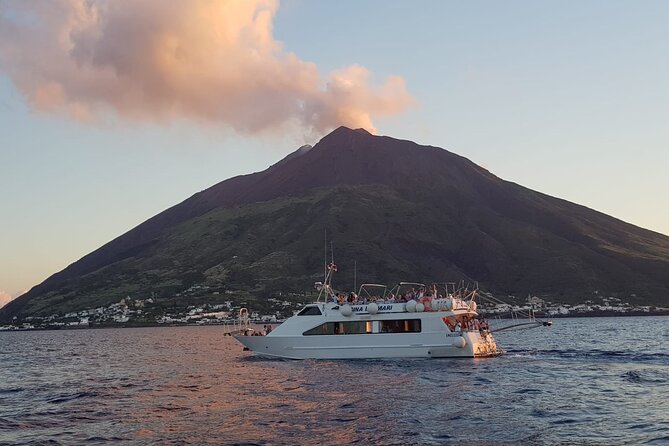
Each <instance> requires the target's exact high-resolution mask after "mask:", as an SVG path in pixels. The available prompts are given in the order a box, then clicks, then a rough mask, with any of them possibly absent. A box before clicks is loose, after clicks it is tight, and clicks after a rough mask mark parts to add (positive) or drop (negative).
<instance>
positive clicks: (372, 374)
mask: <svg viewBox="0 0 669 446" xmlns="http://www.w3.org/2000/svg"><path fill="white" fill-rule="evenodd" d="M497 338H498V342H499V343H500V344H502V345H503V346H504V348H505V349H506V350H507V353H506V354H505V355H503V356H501V357H497V358H489V359H476V360H469V359H464V360H463V359H459V360H451V359H443V360H369V361H311V360H309V361H289V360H286V361H283V360H265V359H259V358H256V357H253V356H252V355H251V354H250V353H248V352H243V351H242V348H241V346H240V345H238V344H237V343H236V342H235V341H234V339H232V338H229V337H223V336H222V331H221V329H220V328H219V327H181V328H146V329H110V330H81V331H43V332H13V333H0V444H12V445H14V444H53V445H57V444H133V445H134V444H136V445H143V444H286V445H293V444H363V445H368V444H388V445H411V444H420V445H422V444H425V445H431V444H454V445H487V444H524V445H553V444H565V445H567V444H569V445H572V444H594V445H626V444H634V445H636V444H657V445H659V444H669V318H667V317H645V318H588V319H557V320H555V322H554V325H553V327H550V328H540V329H534V330H528V331H523V332H516V333H508V334H503V333H499V334H498V335H497Z"/></svg>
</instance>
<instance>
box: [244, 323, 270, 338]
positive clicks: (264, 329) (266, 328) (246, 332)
mask: <svg viewBox="0 0 669 446" xmlns="http://www.w3.org/2000/svg"><path fill="white" fill-rule="evenodd" d="M271 332H272V326H271V325H263V326H262V331H258V330H254V329H252V328H247V329H246V330H244V333H243V334H244V336H267V335H268V334H270V333H271Z"/></svg>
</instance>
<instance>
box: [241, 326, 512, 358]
mask: <svg viewBox="0 0 669 446" xmlns="http://www.w3.org/2000/svg"><path fill="white" fill-rule="evenodd" d="M370 337H376V338H378V337H382V338H383V339H369V338H370ZM235 338H236V339H237V340H238V341H239V342H241V343H242V344H243V345H244V346H245V347H247V348H248V349H249V350H251V351H253V352H255V353H256V354H259V355H262V356H268V357H279V358H288V359H375V358H474V357H484V356H495V355H497V354H499V353H498V351H497V346H496V344H495V341H494V340H493V339H492V336H490V335H488V336H487V338H486V339H483V338H482V336H481V335H480V334H479V333H478V332H469V333H463V335H462V336H461V335H460V333H451V334H450V335H449V336H444V334H432V335H427V334H425V333H407V334H383V335H377V336H375V335H366V334H361V335H347V336H281V337H278V336H235ZM342 338H346V339H342ZM460 338H463V339H464V341H465V342H464V346H463V347H459V346H456V345H454V344H458V345H460V344H461V342H462V341H459V339H460Z"/></svg>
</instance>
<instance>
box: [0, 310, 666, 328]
mask: <svg viewBox="0 0 669 446" xmlns="http://www.w3.org/2000/svg"><path fill="white" fill-rule="evenodd" d="M480 314H481V316H483V317H485V318H486V319H488V320H509V319H513V318H512V317H510V316H508V315H505V316H504V317H497V316H494V315H486V314H485V313H480ZM653 316H669V310H666V311H655V312H646V311H639V312H625V313H617V312H605V311H596V312H594V311H593V312H588V313H574V314H557V315H545V314H536V315H535V318H539V319H569V318H587V317H595V318H598V317H623V318H624V317H653ZM516 319H519V320H524V319H526V318H516ZM280 324H281V322H274V323H267V322H265V323H263V322H258V323H252V324H251V325H254V326H262V325H280ZM227 325H231V324H188V323H181V324H158V323H155V324H104V325H94V326H88V327H77V326H49V327H34V328H18V327H17V328H7V329H0V333H3V332H16V331H60V330H101V329H108V328H112V329H128V328H155V327H166V328H168V327H225V326H227ZM5 327H8V326H5Z"/></svg>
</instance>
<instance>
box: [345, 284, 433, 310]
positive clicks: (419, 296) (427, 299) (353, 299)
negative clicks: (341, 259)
mask: <svg viewBox="0 0 669 446" xmlns="http://www.w3.org/2000/svg"><path fill="white" fill-rule="evenodd" d="M443 297H444V296H443V295H441V294H439V293H438V292H437V287H436V286H435V287H433V288H432V289H427V290H423V289H421V290H418V291H417V290H416V289H415V288H414V289H411V290H410V291H407V292H405V293H402V294H400V295H399V296H395V294H393V293H392V292H391V293H389V294H387V295H385V296H379V295H367V296H358V295H357V294H356V293H354V292H350V293H348V294H346V293H335V294H334V295H333V302H335V303H337V304H339V305H344V304H351V305H366V304H369V303H372V302H374V303H377V304H394V303H403V302H409V301H410V300H414V301H416V302H422V303H423V304H424V305H426V309H428V308H429V304H430V303H431V301H432V299H443Z"/></svg>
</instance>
